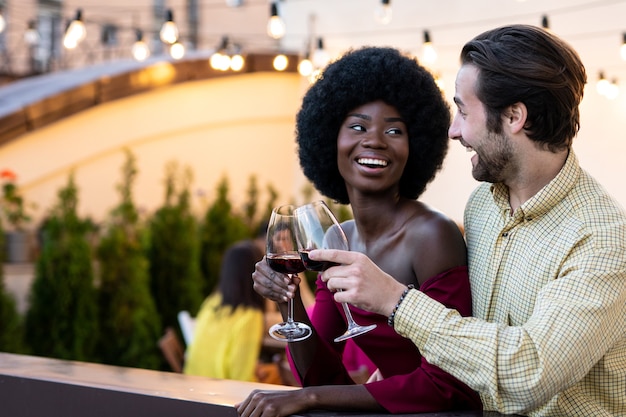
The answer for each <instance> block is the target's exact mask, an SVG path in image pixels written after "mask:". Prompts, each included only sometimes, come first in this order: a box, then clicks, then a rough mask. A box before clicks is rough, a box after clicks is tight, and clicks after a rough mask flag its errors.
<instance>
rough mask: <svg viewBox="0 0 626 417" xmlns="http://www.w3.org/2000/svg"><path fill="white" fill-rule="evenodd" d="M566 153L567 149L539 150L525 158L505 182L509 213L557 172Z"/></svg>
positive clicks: (563, 161) (536, 191) (563, 162)
mask: <svg viewBox="0 0 626 417" xmlns="http://www.w3.org/2000/svg"><path fill="white" fill-rule="evenodd" d="M568 153H569V151H568V150H564V151H559V152H556V153H554V152H549V151H539V152H535V153H533V154H532V155H530V157H528V158H526V161H524V163H523V164H521V165H520V166H521V167H522V168H520V169H519V171H518V172H517V174H516V176H515V177H514V178H512V179H510V180H508V181H506V183H505V184H506V185H507V187H508V188H509V204H510V205H511V214H512V213H513V212H515V210H517V209H518V208H519V207H520V206H521V205H522V204H524V203H525V202H526V201H528V200H529V199H530V198H532V197H533V196H534V195H535V194H537V193H538V192H539V191H540V190H541V189H542V188H543V187H545V186H546V185H547V184H548V183H550V181H552V180H553V179H554V178H555V177H556V176H557V175H558V174H559V172H560V171H561V168H563V165H564V164H565V160H566V159H567V155H568Z"/></svg>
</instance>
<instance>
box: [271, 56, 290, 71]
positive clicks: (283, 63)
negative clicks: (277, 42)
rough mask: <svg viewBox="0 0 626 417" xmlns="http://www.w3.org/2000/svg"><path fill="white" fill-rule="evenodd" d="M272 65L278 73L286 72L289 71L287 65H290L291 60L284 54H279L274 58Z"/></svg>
mask: <svg viewBox="0 0 626 417" xmlns="http://www.w3.org/2000/svg"><path fill="white" fill-rule="evenodd" d="M272 64H273V65H274V69H275V70H276V71H284V70H286V69H287V65H289V59H288V58H287V56H286V55H284V54H278V55H276V56H275V57H274V62H272Z"/></svg>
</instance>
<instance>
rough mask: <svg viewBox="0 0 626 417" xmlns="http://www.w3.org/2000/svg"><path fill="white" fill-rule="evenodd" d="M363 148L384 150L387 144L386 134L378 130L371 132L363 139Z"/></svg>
mask: <svg viewBox="0 0 626 417" xmlns="http://www.w3.org/2000/svg"><path fill="white" fill-rule="evenodd" d="M362 143H363V146H366V147H370V148H384V147H386V145H387V143H386V142H385V138H384V133H383V132H378V131H377V130H370V131H369V132H367V135H365V138H364V139H363V142H362Z"/></svg>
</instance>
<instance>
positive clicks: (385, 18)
mask: <svg viewBox="0 0 626 417" xmlns="http://www.w3.org/2000/svg"><path fill="white" fill-rule="evenodd" d="M390 2H391V0H380V4H379V5H378V7H376V10H374V17H375V18H376V21H377V22H378V23H380V24H382V25H386V24H388V23H389V22H391V17H392V15H393V11H392V10H391V4H390Z"/></svg>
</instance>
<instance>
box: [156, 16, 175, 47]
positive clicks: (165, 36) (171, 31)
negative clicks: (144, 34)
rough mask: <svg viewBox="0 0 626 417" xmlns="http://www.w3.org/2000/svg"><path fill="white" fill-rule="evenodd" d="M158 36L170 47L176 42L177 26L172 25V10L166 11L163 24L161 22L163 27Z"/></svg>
mask: <svg viewBox="0 0 626 417" xmlns="http://www.w3.org/2000/svg"><path fill="white" fill-rule="evenodd" d="M159 36H160V37H161V40H162V41H163V42H164V43H168V44H170V45H172V44H174V43H176V41H177V40H178V26H176V23H174V14H173V13H172V9H167V11H166V12H165V22H163V26H161V32H160V33H159Z"/></svg>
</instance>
